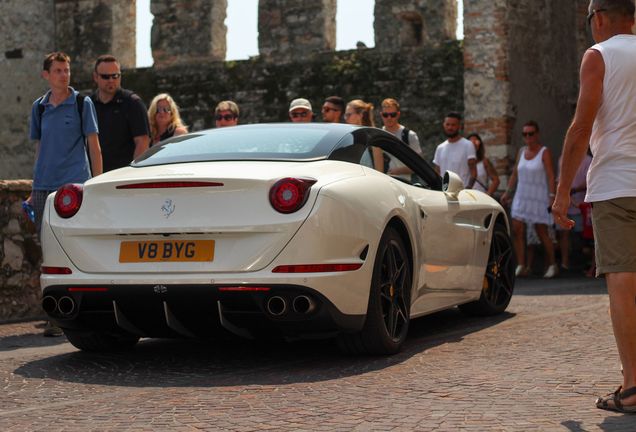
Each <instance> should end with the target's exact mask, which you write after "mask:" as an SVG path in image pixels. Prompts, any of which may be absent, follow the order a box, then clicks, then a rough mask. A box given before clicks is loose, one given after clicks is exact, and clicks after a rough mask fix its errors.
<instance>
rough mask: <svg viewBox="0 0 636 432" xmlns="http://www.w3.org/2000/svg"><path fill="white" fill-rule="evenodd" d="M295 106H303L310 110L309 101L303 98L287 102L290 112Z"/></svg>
mask: <svg viewBox="0 0 636 432" xmlns="http://www.w3.org/2000/svg"><path fill="white" fill-rule="evenodd" d="M297 108H304V109H308V110H309V111H312V109H311V103H310V102H309V101H308V100H307V99H303V98H298V99H294V100H293V101H291V103H290V104H289V112H292V111H293V110H295V109H297Z"/></svg>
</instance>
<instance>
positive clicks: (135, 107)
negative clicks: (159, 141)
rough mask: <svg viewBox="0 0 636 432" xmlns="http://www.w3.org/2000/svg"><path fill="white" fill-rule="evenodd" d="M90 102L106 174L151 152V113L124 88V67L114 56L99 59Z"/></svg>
mask: <svg viewBox="0 0 636 432" xmlns="http://www.w3.org/2000/svg"><path fill="white" fill-rule="evenodd" d="M93 79H94V80H95V83H96V84H97V90H96V91H95V93H93V94H92V95H91V99H92V100H93V103H94V105H95V110H96V111H97V123H98V125H99V131H100V134H99V141H100V144H101V146H102V157H103V161H104V172H106V171H110V170H114V169H117V168H121V167H124V166H127V165H129V164H130V162H131V161H132V160H133V159H135V158H136V157H137V156H139V155H140V154H142V153H143V152H144V151H146V150H147V149H148V146H149V144H150V128H149V126H148V111H147V110H146V106H145V105H144V103H143V101H142V100H141V99H140V98H139V96H137V95H136V94H135V93H133V92H131V91H129V90H125V89H123V88H121V68H120V66H119V62H118V61H117V59H116V58H115V57H113V56H112V55H103V56H100V57H98V58H97V61H96V62H95V70H94V71H93Z"/></svg>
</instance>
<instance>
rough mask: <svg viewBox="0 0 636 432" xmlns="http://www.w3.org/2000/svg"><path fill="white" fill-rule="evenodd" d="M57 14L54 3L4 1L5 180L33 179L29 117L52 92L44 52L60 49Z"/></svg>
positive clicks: (0, 96)
mask: <svg viewBox="0 0 636 432" xmlns="http://www.w3.org/2000/svg"><path fill="white" fill-rule="evenodd" d="M52 16H54V5H53V0H39V1H37V2H25V1H23V0H2V1H0V75H2V76H3V77H4V79H3V80H2V82H1V83H0V119H2V121H1V122H0V124H1V125H2V127H0V154H2V157H1V158H0V180H2V179H10V178H30V177H31V170H32V166H33V158H34V154H35V147H34V146H33V144H32V143H31V142H30V141H29V139H28V132H29V129H28V119H29V114H30V112H31V104H32V103H33V101H34V100H35V99H36V98H37V97H38V96H41V95H42V94H43V93H44V91H45V89H46V88H47V87H46V83H45V81H44V80H43V79H42V78H40V71H41V70H42V61H43V53H47V52H50V51H53V49H54V48H55V23H54V21H53V20H52V19H51V17H52ZM34 23H38V24H37V31H34Z"/></svg>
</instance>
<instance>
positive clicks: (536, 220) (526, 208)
mask: <svg viewBox="0 0 636 432" xmlns="http://www.w3.org/2000/svg"><path fill="white" fill-rule="evenodd" d="M545 149H546V148H545V147H541V150H539V151H538V152H537V154H536V155H535V157H534V158H532V159H530V160H528V159H526V156H525V154H526V151H525V150H526V147H524V148H522V149H521V150H520V151H521V157H520V158H519V164H518V165H517V192H516V193H515V196H514V198H513V200H512V209H511V212H510V213H511V215H512V218H513V219H517V220H520V221H523V222H525V223H527V224H545V225H552V215H551V214H550V213H548V206H549V205H550V195H549V194H550V192H549V190H548V179H547V177H546V173H545V167H544V166H543V160H542V158H543V152H544V151H545Z"/></svg>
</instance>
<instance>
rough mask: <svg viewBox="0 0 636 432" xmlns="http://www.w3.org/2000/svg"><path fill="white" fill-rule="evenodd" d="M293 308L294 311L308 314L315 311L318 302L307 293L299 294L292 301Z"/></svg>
mask: <svg viewBox="0 0 636 432" xmlns="http://www.w3.org/2000/svg"><path fill="white" fill-rule="evenodd" d="M292 308H293V309H294V312H296V313H299V314H308V313H311V312H313V310H314V309H316V302H314V300H313V299H312V298H311V297H309V296H306V295H299V296H296V297H294V301H293V302H292Z"/></svg>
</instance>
